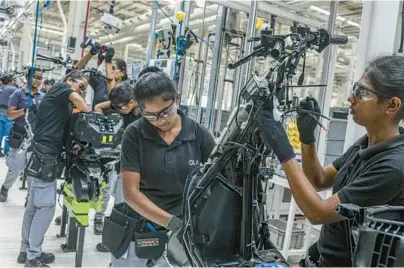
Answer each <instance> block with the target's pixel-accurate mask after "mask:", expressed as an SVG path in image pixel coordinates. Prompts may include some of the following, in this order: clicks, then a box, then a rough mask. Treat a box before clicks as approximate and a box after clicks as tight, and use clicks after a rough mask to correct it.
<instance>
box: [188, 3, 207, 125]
mask: <svg viewBox="0 0 404 268" xmlns="http://www.w3.org/2000/svg"><path fill="white" fill-rule="evenodd" d="M205 14H206V1H205V3H204V6H203V19H202V25H201V28H200V29H201V30H200V34H201V38H202V39H203V40H205ZM207 42H208V44H209V38H208V41H207ZM203 45H204V42H203V41H202V40H200V41H199V47H198V60H201V61H202V68H203V66H205V65H204V64H205V61H206V59H202V51H203ZM205 45H206V44H205ZM206 48H207V49H209V46H208V45H206ZM206 55H207V54H206ZM199 69H200V64H199V63H197V67H196V71H195V74H196V78H195V83H198V82H199V87H198V88H196V89H195V90H196V91H197V93H196V94H195V95H196V96H195V104H196V105H197V112H196V113H197V116H196V118H195V120H196V121H197V122H200V120H199V116H198V114H199V112H200V107H201V105H200V104H201V99H202V98H201V97H202V91H201V89H202V90H203V84H202V83H201V81H202V80H204V79H205V78H203V79H202V74H201V75H198V74H199ZM198 76H199V79H200V81H198ZM198 94H199V95H198ZM190 105H192V100H191V103H190Z"/></svg>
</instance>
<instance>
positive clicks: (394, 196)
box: [317, 129, 404, 267]
mask: <svg viewBox="0 0 404 268" xmlns="http://www.w3.org/2000/svg"><path fill="white" fill-rule="evenodd" d="M400 133H401V135H399V136H397V137H394V138H391V139H389V140H386V141H383V142H380V143H378V144H376V145H373V146H371V147H367V146H368V138H367V136H364V137H362V138H361V139H359V140H358V141H357V142H356V143H355V144H354V145H353V146H351V147H350V148H349V149H348V150H347V152H346V153H345V154H343V155H342V156H341V157H340V158H338V159H337V160H335V161H334V162H333V166H334V167H335V168H336V169H337V170H338V173H337V176H336V177H335V180H334V184H333V194H335V193H337V194H338V197H339V199H340V200H341V202H342V203H351V204H355V205H358V206H362V207H371V206H378V205H404V131H403V130H401V129H400ZM347 226H348V221H347V220H344V221H339V222H334V223H329V224H324V225H323V228H322V230H321V234H320V238H319V241H318V242H317V248H318V250H319V253H320V254H321V255H322V256H323V257H324V258H325V260H326V261H327V262H329V263H330V264H331V265H332V266H339V267H341V266H342V267H348V266H349V267H350V266H351V265H352V262H351V248H350V244H349V235H350V232H349V231H348V229H347Z"/></svg>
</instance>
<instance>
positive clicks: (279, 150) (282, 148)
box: [258, 110, 295, 164]
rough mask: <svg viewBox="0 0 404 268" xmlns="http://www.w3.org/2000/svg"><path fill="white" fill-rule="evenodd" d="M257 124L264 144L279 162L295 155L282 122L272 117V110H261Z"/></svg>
mask: <svg viewBox="0 0 404 268" xmlns="http://www.w3.org/2000/svg"><path fill="white" fill-rule="evenodd" d="M258 126H259V130H260V134H261V138H262V140H263V141H264V143H265V145H266V146H268V147H270V148H271V149H272V150H273V152H274V154H275V155H276V156H277V157H278V159H279V162H281V164H283V163H284V162H286V161H287V160H289V159H292V158H293V157H295V153H294V151H293V148H292V146H291V145H290V142H289V139H288V136H287V135H286V131H285V129H284V128H283V126H282V123H281V122H279V121H276V120H275V119H274V115H273V113H272V111H268V110H263V111H262V112H261V113H260V115H259V118H258Z"/></svg>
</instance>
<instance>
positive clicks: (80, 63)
mask: <svg viewBox="0 0 404 268" xmlns="http://www.w3.org/2000/svg"><path fill="white" fill-rule="evenodd" d="M93 56H94V55H93V54H91V52H87V53H86V54H85V55H84V56H83V57H82V58H81V59H80V60H79V61H78V62H77V63H76V68H77V69H78V70H82V69H84V68H86V66H87V63H88V62H89V61H90V60H91V58H92V57H93Z"/></svg>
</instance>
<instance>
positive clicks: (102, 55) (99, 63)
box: [97, 45, 108, 66]
mask: <svg viewBox="0 0 404 268" xmlns="http://www.w3.org/2000/svg"><path fill="white" fill-rule="evenodd" d="M107 50H108V47H107V46H104V45H102V46H101V50H100V52H99V53H98V61H97V64H98V66H100V65H101V64H102V62H103V61H104V53H105V52H107Z"/></svg>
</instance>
